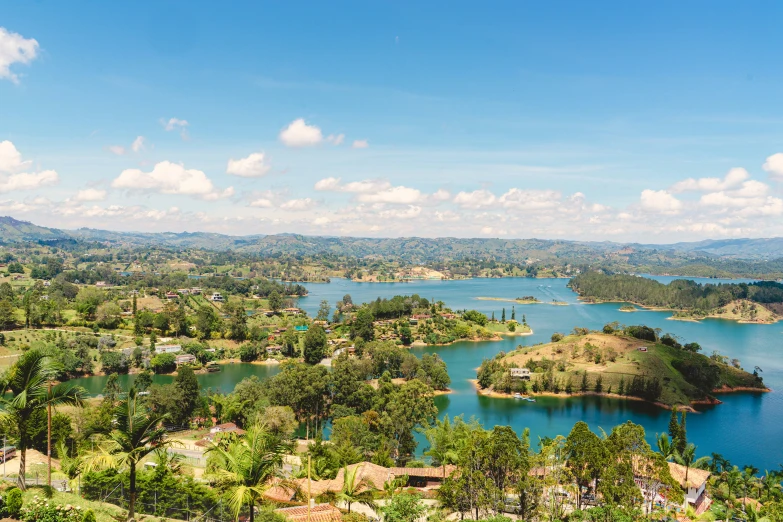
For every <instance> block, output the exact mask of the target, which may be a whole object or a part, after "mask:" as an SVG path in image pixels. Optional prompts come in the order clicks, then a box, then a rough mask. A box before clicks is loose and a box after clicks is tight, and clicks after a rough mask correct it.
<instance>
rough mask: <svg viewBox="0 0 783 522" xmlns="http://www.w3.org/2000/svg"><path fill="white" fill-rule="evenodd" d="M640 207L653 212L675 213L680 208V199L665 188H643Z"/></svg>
mask: <svg viewBox="0 0 783 522" xmlns="http://www.w3.org/2000/svg"><path fill="white" fill-rule="evenodd" d="M641 201H642V208H643V209H645V210H650V211H653V212H661V213H664V214H667V213H676V212H679V211H680V209H682V201H680V200H679V199H677V198H675V197H674V196H672V195H671V194H670V193H669V192H667V191H665V190H650V189H647V190H643V191H642V197H641Z"/></svg>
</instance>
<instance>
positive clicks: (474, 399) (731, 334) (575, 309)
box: [74, 277, 783, 471]
mask: <svg viewBox="0 0 783 522" xmlns="http://www.w3.org/2000/svg"><path fill="white" fill-rule="evenodd" d="M654 279H658V280H661V281H662V282H668V281H670V280H671V279H674V278H672V277H654ZM694 279H695V280H697V281H698V282H708V283H714V284H717V283H720V282H726V281H722V280H714V279H698V278H694ZM567 283H568V280H567V279H527V278H505V279H468V280H462V281H416V282H410V283H354V282H351V281H348V280H344V279H333V280H332V282H331V283H325V284H312V283H310V284H307V285H306V286H307V288H308V291H309V295H308V296H307V297H302V298H299V300H298V301H299V306H301V307H302V308H303V309H305V310H307V312H308V313H309V314H310V315H311V316H314V315H315V314H316V313H317V311H318V306H319V304H320V302H321V300H323V299H326V300H327V301H329V304H330V305H331V306H332V307H334V305H335V303H336V302H337V301H338V300H340V299H342V297H343V296H344V295H345V294H350V295H351V296H352V298H353V301H354V302H355V303H361V302H366V301H369V300H374V299H376V298H377V297H391V296H394V295H398V294H407V295H410V294H419V295H421V296H423V297H426V298H428V299H435V300H441V301H443V302H445V303H446V304H447V306H449V307H451V308H452V309H465V308H467V309H471V308H472V309H476V310H479V311H481V312H484V313H486V314H487V315H490V314H491V313H492V312H493V311H494V312H495V317H497V318H500V313H501V309H502V308H503V307H504V306H505V307H506V316H507V317H509V318H510V315H511V306H512V304H513V303H503V302H498V301H480V300H477V299H476V297H479V296H485V297H501V298H508V299H513V298H515V297H521V296H526V295H533V296H536V297H537V298H538V299H539V300H540V301H542V302H547V301H550V302H551V301H552V300H553V299H554V300H557V301H565V302H567V303H569V305H568V306H552V305H546V304H536V305H516V312H517V319H521V317H522V314H525V315H526V318H527V322H528V323H529V324H530V326H531V327H532V328H533V331H534V334H533V335H531V336H527V337H506V338H504V339H503V340H502V341H491V342H460V343H456V344H454V345H451V346H445V347H444V346H438V347H425V348H414V351H415V352H416V353H418V354H423V353H437V354H438V355H439V356H440V357H441V358H443V360H444V361H446V364H447V365H448V371H449V375H450V376H451V379H452V385H451V388H452V390H453V393H451V394H449V395H442V396H439V397H437V398H436V404H437V405H438V408H439V409H440V414H441V416H442V415H450V416H455V415H464V416H465V418H466V419H467V418H470V417H476V418H477V419H479V420H480V421H481V422H482V423H483V424H484V425H485V426H486V427H491V426H493V425H510V426H512V427H513V428H514V429H516V430H518V431H520V432H521V431H522V430H523V429H524V428H530V432H531V439H532V441H534V442H535V441H537V437H539V436H554V435H557V434H563V435H567V434H568V432H569V431H570V429H571V427H572V426H573V424H574V423H575V422H577V421H579V420H583V421H585V422H587V423H588V424H589V425H590V427H591V428H592V429H593V430H598V428H599V427H600V428H603V429H605V430H607V431H609V430H610V429H611V428H612V427H613V426H615V425H617V424H620V423H622V422H625V421H627V420H631V421H633V422H636V423H638V424H641V425H643V426H644V428H645V430H646V431H647V434H648V438H649V440H650V442H651V443H653V444H654V442H653V438H654V436H655V434H656V433H661V432H664V431H666V429H667V425H668V421H669V415H670V412H669V411H667V410H663V409H659V408H656V407H654V406H652V405H648V404H645V403H642V402H637V401H623V400H618V399H607V398H602V397H574V398H569V399H560V398H554V397H541V398H538V401H537V402H536V403H528V402H524V401H515V400H514V399H495V398H488V397H482V396H479V395H478V394H477V393H476V391H475V389H474V387H473V385H472V384H471V383H470V382H469V379H474V378H475V376H476V368H477V367H478V366H479V365H480V364H481V361H482V360H483V359H484V358H489V357H493V356H494V355H495V354H496V353H498V352H499V351H506V352H507V351H510V350H513V349H514V348H515V347H516V346H517V345H520V344H521V345H524V346H527V345H532V344H536V343H540V342H548V341H549V338H550V336H551V335H552V333H554V332H569V331H571V329H572V328H574V327H576V326H581V327H588V328H590V329H600V328H601V327H602V326H603V325H604V324H606V323H609V322H612V321H619V322H620V323H621V324H646V325H648V326H651V327H653V328H661V329H662V330H663V331H665V332H671V333H672V334H674V335H677V336H679V337H681V338H682V339H684V340H686V341H696V342H698V343H699V344H701V346H702V350H703V353H705V354H710V353H712V351H713V350H718V351H720V352H721V353H722V354H724V355H727V356H729V357H731V358H737V359H739V360H740V361H741V362H742V365H743V367H744V368H746V369H749V370H750V371H752V369H753V367H754V366H759V367H760V368H761V369H762V370H763V373H762V376H763V377H764V381H765V383H766V384H767V386H769V387H770V388H772V390H773V392H772V393H743V394H728V395H721V396H719V398H720V399H721V400H722V401H723V404H720V405H717V406H710V407H703V408H699V410H700V413H698V414H690V415H688V423H687V429H688V438H689V440H690V441H691V442H693V443H695V444H696V445H697V446H698V449H697V452H698V454H699V455H708V454H710V453H712V452H715V453H720V454H722V455H723V456H724V457H725V458H727V459H729V460H730V461H731V462H732V463H733V464H736V465H740V466H741V465H744V464H753V465H754V466H756V467H758V468H760V469H761V470H762V471H763V470H764V469H777V468H778V467H779V466H780V465H781V463H783V395H781V393H780V390H783V323H778V324H774V325H748V324H738V323H736V322H731V321H724V320H719V319H708V320H705V321H702V322H701V323H693V322H682V321H671V320H667V318H668V317H669V316H670V315H671V314H670V313H668V312H652V311H639V312H635V313H623V312H620V311H619V307H620V304H617V303H613V304H595V305H590V304H584V303H581V302H579V301H578V300H577V298H576V297H577V296H576V294H574V293H573V292H572V291H571V290H570V289H569V288H567V287H566V284H567ZM276 372H277V367H275V366H258V365H247V364H233V365H225V366H223V370H222V371H221V372H219V373H214V374H208V375H203V376H200V377H199V380H200V382H201V383H202V385H203V386H204V388H217V389H220V390H222V391H231V390H232V389H233V387H234V384H235V383H237V382H238V381H239V380H241V379H242V378H244V377H246V376H249V375H258V376H259V377H262V378H263V377H268V376H270V375H273V374H274V373H276ZM105 379H106V378H105V377H90V378H85V379H78V380H76V381H74V382H78V383H79V384H82V385H84V386H85V387H87V388H88V390H89V391H90V392H91V393H95V394H97V393H100V391H101V390H102V389H103V385H104V383H105ZM123 379H124V380H125V381H126V382H127V381H128V380H132V377H127V376H126V377H124V378H123ZM155 379H156V382H170V381H171V379H172V378H171V377H165V376H161V377H156V378H155ZM423 449H424V448H423V445H422V444H420V445H419V448H418V450H417V451H419V452H420V451H422V450H423Z"/></svg>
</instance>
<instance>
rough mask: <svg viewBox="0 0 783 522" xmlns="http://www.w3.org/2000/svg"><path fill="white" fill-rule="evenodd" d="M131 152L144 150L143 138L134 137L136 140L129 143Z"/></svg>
mask: <svg viewBox="0 0 783 522" xmlns="http://www.w3.org/2000/svg"><path fill="white" fill-rule="evenodd" d="M131 150H132V151H133V152H141V151H142V150H144V136H136V139H135V140H133V143H131Z"/></svg>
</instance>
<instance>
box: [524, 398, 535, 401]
mask: <svg viewBox="0 0 783 522" xmlns="http://www.w3.org/2000/svg"><path fill="white" fill-rule="evenodd" d="M525 400H526V401H527V402H536V400H535V399H534V398H533V397H525Z"/></svg>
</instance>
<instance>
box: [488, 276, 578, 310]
mask: <svg viewBox="0 0 783 522" xmlns="http://www.w3.org/2000/svg"><path fill="white" fill-rule="evenodd" d="M531 279H532V278H531ZM473 299H476V300H478V301H499V302H503V303H516V304H519V305H539V304H541V305H549V306H568V303H567V302H566V301H551V302H550V301H538V300H536V301H526V300H523V299H511V298H508V299H507V298H505V297H483V296H480V297H474V298H473Z"/></svg>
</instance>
